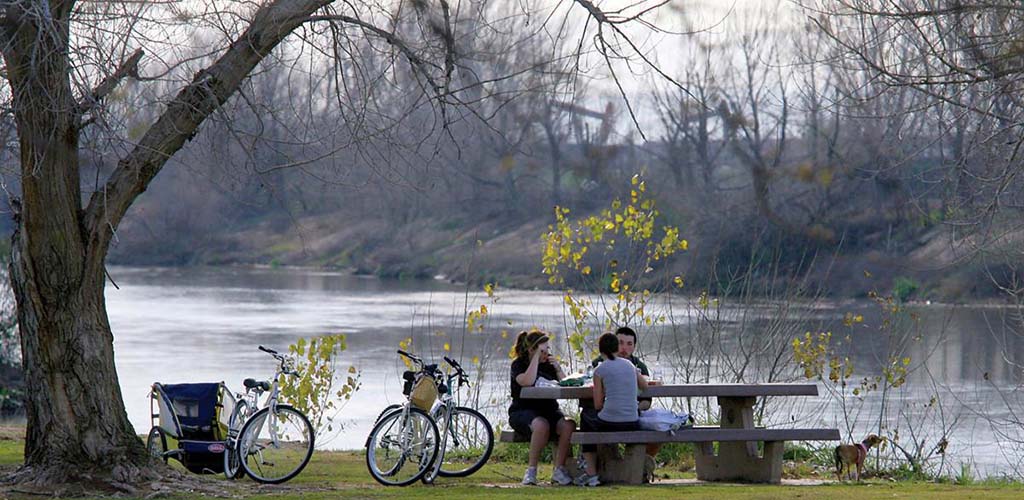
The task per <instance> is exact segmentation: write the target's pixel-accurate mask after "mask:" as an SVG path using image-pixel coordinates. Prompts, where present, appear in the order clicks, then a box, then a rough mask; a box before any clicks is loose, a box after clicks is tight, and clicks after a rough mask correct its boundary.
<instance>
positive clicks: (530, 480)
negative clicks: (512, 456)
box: [523, 467, 537, 485]
mask: <svg viewBox="0 0 1024 500" xmlns="http://www.w3.org/2000/svg"><path fill="white" fill-rule="evenodd" d="M523 484H534V485H535V484H537V468H536V467H527V468H526V474H523Z"/></svg>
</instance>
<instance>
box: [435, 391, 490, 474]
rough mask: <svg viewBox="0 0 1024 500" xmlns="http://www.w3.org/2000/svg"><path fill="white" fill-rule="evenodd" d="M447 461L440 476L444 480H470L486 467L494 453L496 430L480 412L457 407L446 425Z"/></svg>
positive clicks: (443, 463)
mask: <svg viewBox="0 0 1024 500" xmlns="http://www.w3.org/2000/svg"><path fill="white" fill-rule="evenodd" d="M444 427H445V429H444V431H445V432H447V433H448V436H447V439H446V440H445V447H444V460H443V461H442V462H441V468H440V469H438V471H437V474H438V475H439V476H444V477H466V476H468V475H470V474H472V473H474V472H476V471H478V470H480V468H481V467H483V466H484V464H485V463H487V459H488V458H490V457H491V451H492V450H493V449H494V430H493V429H492V428H491V423H490V422H488V421H487V419H486V418H484V416H483V415H481V414H480V412H478V411H476V410H474V409H472V408H466V407H465V406H456V407H455V408H453V409H452V415H451V418H450V419H449V420H448V421H447V422H446V424H445V425H444Z"/></svg>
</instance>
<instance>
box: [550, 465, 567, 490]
mask: <svg viewBox="0 0 1024 500" xmlns="http://www.w3.org/2000/svg"><path fill="white" fill-rule="evenodd" d="M551 482H552V483H556V484H559V485H562V486H568V485H570V484H572V476H570V475H569V471H567V470H565V467H555V471H554V472H552V473H551Z"/></svg>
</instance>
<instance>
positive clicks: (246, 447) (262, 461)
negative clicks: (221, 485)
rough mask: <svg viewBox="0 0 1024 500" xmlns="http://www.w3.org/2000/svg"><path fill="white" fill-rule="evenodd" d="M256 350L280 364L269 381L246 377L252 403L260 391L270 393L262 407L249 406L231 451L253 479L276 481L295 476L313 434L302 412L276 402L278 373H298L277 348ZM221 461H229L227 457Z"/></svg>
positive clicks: (302, 465)
mask: <svg viewBox="0 0 1024 500" xmlns="http://www.w3.org/2000/svg"><path fill="white" fill-rule="evenodd" d="M259 349H260V350H261V351H263V352H266V353H268V354H270V355H271V356H273V357H274V359H276V360H277V361H278V362H279V363H280V365H279V367H278V369H277V372H276V373H275V375H274V379H273V382H269V381H260V382H257V381H255V380H252V379H247V380H246V383H245V385H246V388H247V389H255V390H256V394H255V395H254V396H253V401H254V402H255V401H256V398H258V396H259V394H260V393H262V392H270V396H268V397H267V404H266V406H264V407H263V408H260V409H258V410H256V409H255V406H254V407H253V408H251V409H250V411H252V415H251V416H249V417H248V418H246V419H244V421H245V423H244V424H242V428H241V430H240V431H239V433H238V439H237V443H236V448H235V453H237V461H238V464H239V465H241V468H242V470H244V471H245V473H246V474H247V475H248V476H249V477H251V478H252V479H253V480H254V481H257V482H260V483H266V484H279V483H283V482H285V481H287V480H289V479H291V478H293V477H295V476H296V475H297V474H298V473H299V472H302V469H303V468H305V467H306V464H308V463H309V459H310V457H312V455H313V446H314V439H315V433H314V432H313V426H312V425H310V423H309V419H308V418H306V415H304V414H303V413H302V412H300V411H299V410H296V409H295V408H293V407H292V406H289V405H286V404H279V403H278V401H277V399H278V395H279V394H280V388H279V387H278V380H279V379H280V378H281V376H282V375H292V376H298V375H299V374H298V372H296V371H295V370H294V369H293V368H292V367H291V363H290V361H289V360H288V358H286V357H285V356H282V355H281V354H278V352H277V351H275V350H273V349H267V348H266V347H263V346H259ZM250 386H252V387H250ZM254 405H255V404H254ZM225 460H227V461H229V462H230V460H231V458H230V457H227V458H225ZM225 473H227V472H225Z"/></svg>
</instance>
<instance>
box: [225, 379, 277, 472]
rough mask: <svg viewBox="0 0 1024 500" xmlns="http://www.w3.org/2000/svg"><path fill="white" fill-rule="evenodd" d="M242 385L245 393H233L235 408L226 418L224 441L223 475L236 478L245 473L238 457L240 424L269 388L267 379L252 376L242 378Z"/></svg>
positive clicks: (253, 411) (257, 407) (256, 407)
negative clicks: (226, 426)
mask: <svg viewBox="0 0 1024 500" xmlns="http://www.w3.org/2000/svg"><path fill="white" fill-rule="evenodd" d="M242 385H243V386H245V394H242V393H237V394H236V395H235V399H236V402H235V409H234V410H232V412H231V416H230V417H229V418H228V433H227V440H226V442H225V443H224V476H225V477H227V478H228V479H238V478H239V477H242V475H244V474H245V471H244V470H242V462H241V461H240V460H239V459H238V436H239V435H241V433H242V425H244V424H245V422H246V420H248V419H249V417H251V416H252V414H253V413H255V412H256V410H258V409H259V398H260V396H261V395H262V394H263V393H264V392H269V391H270V389H271V384H270V382H269V381H266V380H261V381H257V380H256V379H252V378H247V379H245V380H243V381H242Z"/></svg>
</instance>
